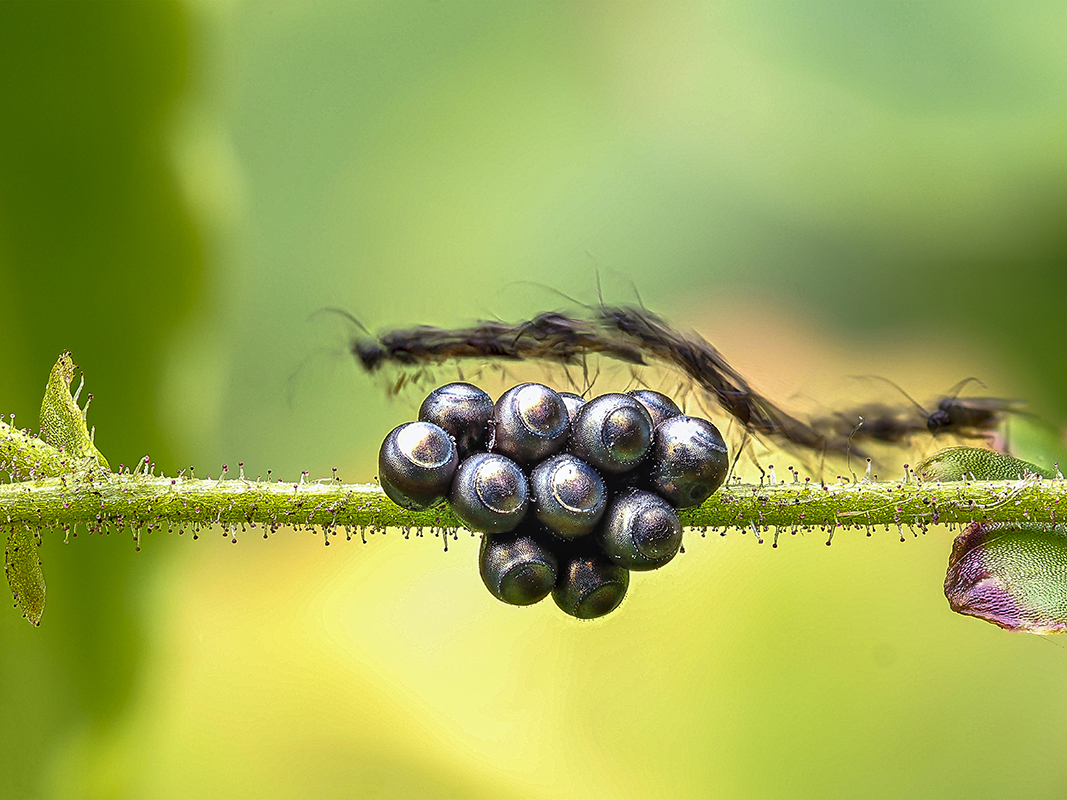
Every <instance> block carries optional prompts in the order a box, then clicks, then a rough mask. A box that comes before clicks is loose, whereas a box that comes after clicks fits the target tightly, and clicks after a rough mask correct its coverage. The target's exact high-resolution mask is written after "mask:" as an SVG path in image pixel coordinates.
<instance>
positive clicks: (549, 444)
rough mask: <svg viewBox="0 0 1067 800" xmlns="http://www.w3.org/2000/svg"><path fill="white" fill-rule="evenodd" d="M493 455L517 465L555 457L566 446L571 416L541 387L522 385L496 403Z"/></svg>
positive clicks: (554, 394) (552, 394)
mask: <svg viewBox="0 0 1067 800" xmlns="http://www.w3.org/2000/svg"><path fill="white" fill-rule="evenodd" d="M493 422H494V425H495V437H494V441H493V451H494V452H497V453H500V454H501V455H505V456H507V457H508V458H510V459H512V460H513V461H516V462H517V463H519V464H530V463H532V462H535V461H540V460H541V459H542V458H545V457H546V456H550V455H552V454H553V453H557V452H559V451H560V450H562V449H563V447H564V446H565V445H566V444H567V438H568V437H569V435H570V424H569V423H570V415H569V414H568V413H567V406H566V404H564V402H563V400H562V399H561V398H560V396H559V395H558V394H556V393H555V392H554V391H553V390H552V389H549V388H548V387H547V386H544V385H542V384H540V383H521V384H519V385H518V386H516V387H514V388H512V389H509V390H508V391H506V392H504V394H503V395H501V396H500V399H499V400H497V401H496V406H495V407H494V409H493Z"/></svg>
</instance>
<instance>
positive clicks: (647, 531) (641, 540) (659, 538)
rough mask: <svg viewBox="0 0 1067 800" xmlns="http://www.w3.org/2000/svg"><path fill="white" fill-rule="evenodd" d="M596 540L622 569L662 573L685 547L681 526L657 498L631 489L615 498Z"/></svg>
mask: <svg viewBox="0 0 1067 800" xmlns="http://www.w3.org/2000/svg"><path fill="white" fill-rule="evenodd" d="M597 539H598V540H599V541H600V546H601V548H602V549H603V550H604V553H605V555H607V557H608V558H609V559H611V561H612V562H614V563H615V564H618V565H619V566H621V567H626V569H634V570H649V569H659V568H660V567H662V566H663V565H664V564H666V563H667V562H669V561H670V560H671V559H673V558H674V557H675V556H676V555H677V554H678V550H679V549H680V548H681V546H682V522H681V520H680V519H679V518H678V512H677V511H675V510H674V508H672V507H671V505H670V504H669V503H667V501H666V500H664V499H663V498H662V497H660V496H659V495H658V494H655V493H654V492H645V491H641V490H639V489H631V490H629V491H625V492H623V493H621V494H619V495H617V496H615V497H614V498H612V500H611V503H609V504H608V508H607V511H606V512H605V513H604V520H603V523H602V524H601V526H600V528H599V529H598V530H597Z"/></svg>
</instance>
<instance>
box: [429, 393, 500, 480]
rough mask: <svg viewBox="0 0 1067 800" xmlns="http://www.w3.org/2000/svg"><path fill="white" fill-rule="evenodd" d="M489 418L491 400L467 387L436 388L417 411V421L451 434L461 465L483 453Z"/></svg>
mask: <svg viewBox="0 0 1067 800" xmlns="http://www.w3.org/2000/svg"><path fill="white" fill-rule="evenodd" d="M492 416H493V399H492V398H491V397H490V396H489V395H488V394H486V393H485V392H484V391H482V390H481V389H479V388H478V387H477V386H472V385H471V384H469V383H449V384H445V385H444V386H440V387H438V388H436V389H434V390H433V391H432V392H430V394H429V395H428V396H427V397H426V399H425V400H423V401H422V406H421V407H420V408H419V419H420V420H421V421H423V422H432V423H433V424H434V425H439V426H440V427H442V428H444V429H445V430H446V431H448V432H449V433H450V434H452V436H453V437H454V438H455V440H456V450H457V452H458V455H459V458H460V460H461V461H462V460H463V459H464V458H466V457H467V456H468V455H470V454H471V453H473V452H476V451H478V450H484V449H485V445H486V442H487V440H488V437H489V420H490V418H492Z"/></svg>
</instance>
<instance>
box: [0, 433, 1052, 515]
mask: <svg viewBox="0 0 1067 800" xmlns="http://www.w3.org/2000/svg"><path fill="white" fill-rule="evenodd" d="M0 424H2V423H0ZM12 442H17V443H18V445H17V446H15V447H14V448H13V450H14V452H13V450H12V446H11V443H12ZM0 443H2V448H3V449H0V452H2V453H3V454H4V460H5V462H6V464H7V468H8V469H9V470H10V471H12V472H13V473H15V474H29V473H30V472H36V474H41V473H42V472H45V471H47V470H46V469H43V468H42V466H41V465H42V464H46V465H51V466H53V467H54V466H57V465H59V464H60V463H61V462H63V458H62V454H61V453H59V451H57V450H55V449H54V448H51V447H50V446H49V445H47V444H44V443H42V442H39V440H33V439H32V438H30V437H26V436H25V434H22V433H20V432H17V431H13V429H11V428H10V427H8V426H4V428H3V429H0ZM63 463H65V462H63ZM12 465H15V466H18V467H19V469H17V470H16V469H15V468H14V467H13V466H12ZM61 473H62V470H61ZM1064 497H1067V484H1065V483H1064V482H1063V481H1055V480H1052V481H1050V480H1043V479H1041V478H1038V477H1036V476H1030V477H1026V478H1024V479H1021V480H1017V481H971V482H968V481H961V482H952V483H923V482H919V481H915V480H911V481H900V482H882V483H873V482H866V481H858V482H845V483H836V484H826V485H821V484H818V483H811V482H801V481H797V482H791V483H777V484H772V485H768V484H764V485H760V486H753V485H730V486H729V487H724V488H722V489H720V490H719V491H718V492H716V493H715V495H713V496H712V497H711V499H709V500H708V501H707V502H705V503H704V504H703V505H702V506H700V507H699V508H693V509H687V510H685V511H683V512H682V522H683V524H685V525H686V526H688V527H709V528H730V527H734V528H753V527H755V528H756V529H757V530H766V529H771V528H774V529H780V528H784V529H793V528H810V527H819V528H825V529H829V530H831V531H832V530H835V529H836V528H838V527H845V528H848V527H857V528H858V527H866V526H869V525H899V526H918V527H920V528H925V526H927V525H932V524H937V523H968V522H973V521H989V522H1019V521H1030V522H1056V521H1057V513H1056V512H1057V509H1058V508H1059V505H1060V501H1061V499H1062V498H1064ZM0 524H6V525H12V526H30V527H34V528H38V529H43V528H58V529H61V530H67V531H69V530H75V531H76V530H77V529H79V528H82V529H85V530H88V531H103V530H108V529H111V528H122V527H132V528H135V529H137V530H143V531H152V530H157V531H158V530H167V531H174V530H184V529H187V528H189V529H193V530H196V529H199V528H202V527H205V526H211V525H229V526H249V527H263V528H265V529H267V530H273V529H277V528H280V527H307V526H325V527H331V528H332V527H337V526H343V527H356V528H386V527H431V528H447V529H452V528H458V527H460V525H459V523H458V522H457V520H456V518H455V517H454V516H453V515H452V512H451V511H450V510H449V509H448V507H447V506H446V505H442V506H440V507H438V508H436V509H431V510H429V511H422V512H413V511H406V510H404V509H401V508H399V507H398V506H396V505H395V504H394V503H393V502H392V501H390V500H389V499H388V498H386V497H385V496H384V495H383V494H382V491H381V489H380V488H378V487H377V486H374V485H368V484H362V485H344V484H341V483H339V482H338V481H336V480H329V481H314V482H310V483H305V482H303V481H298V482H288V483H283V482H277V483H271V482H265V481H261V480H254V481H248V480H244V479H237V480H211V479H206V480H204V479H197V478H192V477H176V478H168V477H159V476H154V475H146V474H142V473H135V474H129V473H126V474H114V473H111V472H106V471H101V470H98V469H97V470H94V469H81V470H76V471H74V472H66V473H65V474H59V476H58V477H48V478H40V479H36V480H26V481H22V482H18V483H9V484H4V485H0Z"/></svg>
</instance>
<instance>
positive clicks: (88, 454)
mask: <svg viewBox="0 0 1067 800" xmlns="http://www.w3.org/2000/svg"><path fill="white" fill-rule="evenodd" d="M73 380H74V359H72V358H71V355H70V351H67V352H65V353H63V354H62V355H61V356H60V357H59V360H58V361H57V362H56V365H55V366H54V367H52V374H51V375H49V377H48V385H47V386H46V387H45V391H44V401H43V402H42V403H41V438H42V439H44V440H45V441H46V442H48V443H49V444H50V445H52V446H53V447H58V448H59V449H61V450H63V451H65V452H66V453H68V454H70V455H72V456H75V457H77V458H93V459H95V460H96V463H98V464H99V465H100V466H101V467H103V468H104V469H106V470H110V469H111V466H110V465H109V464H108V463H107V459H106V458H104V456H103V455H102V454H101V452H100V451H99V450H97V449H96V445H94V444H93V436H92V435H91V434H90V433H89V430H88V428H87V427H86V424H85V420H86V411H87V409H88V407H89V403H88V402H86V404H85V408H78V404H77V402H76V399H75V398H74V397H72V396H71V393H70V383H71V381H73ZM82 382H83V383H84V377H83V378H82ZM78 392H81V387H80V386H79V387H78ZM94 432H95V431H94Z"/></svg>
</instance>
